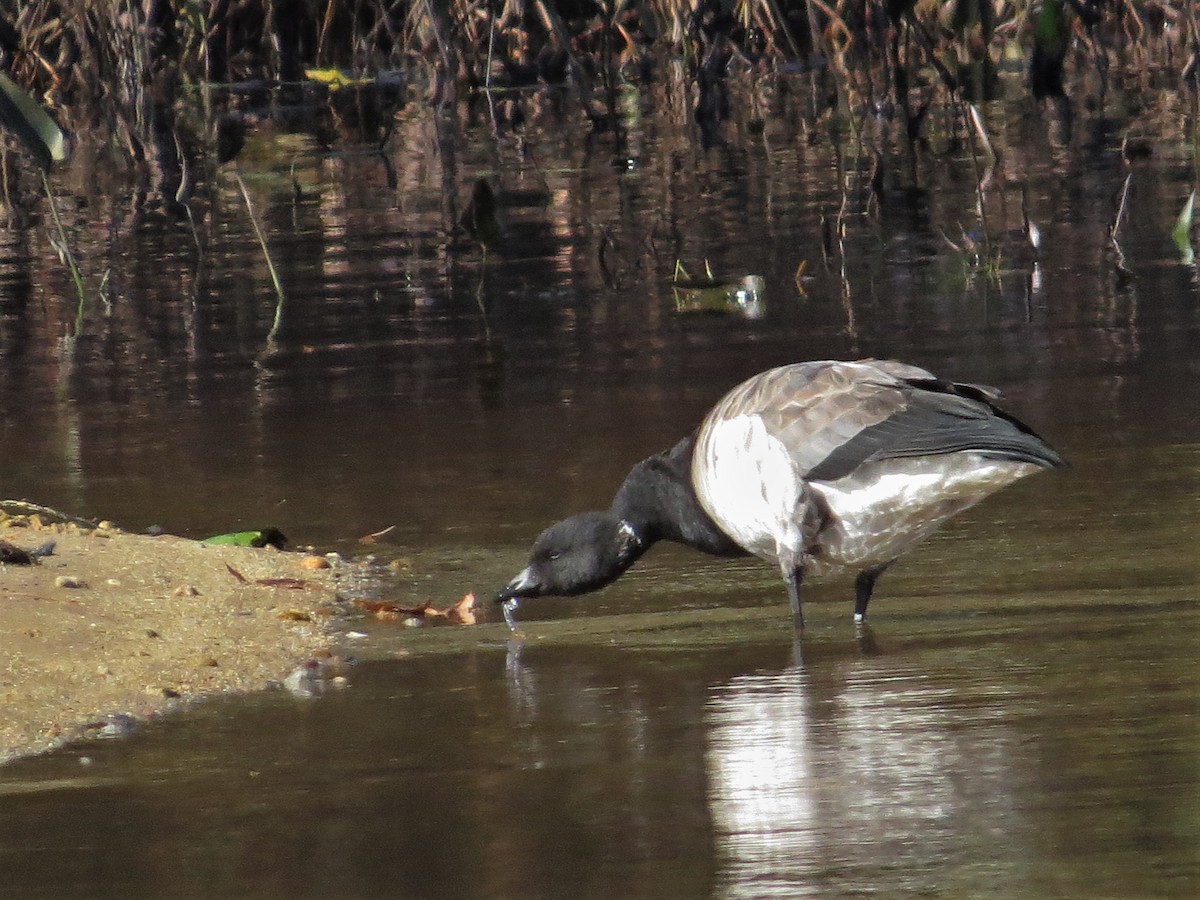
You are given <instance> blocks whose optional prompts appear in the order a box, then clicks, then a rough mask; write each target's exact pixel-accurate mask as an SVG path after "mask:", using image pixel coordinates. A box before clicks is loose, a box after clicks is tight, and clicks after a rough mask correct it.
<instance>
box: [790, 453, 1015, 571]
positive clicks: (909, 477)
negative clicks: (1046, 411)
mask: <svg viewBox="0 0 1200 900" xmlns="http://www.w3.org/2000/svg"><path fill="white" fill-rule="evenodd" d="M1038 468H1039V467H1038V466H1036V465H1034V464H1032V463H1022V462H1013V461H1010V460H997V459H988V458H987V457H984V456H982V455H980V454H978V453H972V452H963V453H948V454H943V455H940V456H926V457H919V458H915V459H892V460H885V461H883V462H879V463H870V464H868V465H865V466H863V467H861V468H860V469H858V470H857V471H856V472H855V473H854V474H852V475H848V476H846V477H845V478H840V479H838V480H837V481H833V482H812V483H811V485H810V486H811V488H812V490H814V491H816V492H818V493H819V494H820V495H821V496H822V497H823V498H824V499H825V502H826V503H827V504H828V506H829V510H830V512H831V513H832V521H831V522H830V524H829V525H828V526H827V527H826V528H824V529H822V531H821V533H820V534H819V535H818V536H817V541H816V546H815V547H814V548H812V549H813V550H814V551H815V552H814V553H813V554H812V556H811V557H810V560H811V562H810V564H809V566H808V567H807V571H810V572H812V573H814V574H824V573H828V572H836V571H839V570H841V569H845V568H853V569H863V568H868V567H870V566H874V565H879V564H881V563H886V562H889V561H891V560H893V559H895V558H896V557H898V556H900V555H902V554H904V553H906V552H908V551H909V550H910V549H911V548H912V547H913V546H914V545H916V544H917V543H918V542H919V541H921V540H922V539H924V538H925V537H927V536H928V535H929V533H930V532H932V531H933V530H934V529H936V528H937V527H938V526H939V525H941V524H942V523H943V522H945V521H946V520H947V519H948V518H950V517H951V516H953V515H956V514H957V513H960V512H962V511H963V510H965V509H967V508H969V507H971V506H974V505H975V504H976V503H978V502H979V501H980V500H982V499H983V498H984V497H986V496H988V495H989V494H993V493H995V492H996V491H998V490H1000V489H1001V488H1003V487H1007V486H1008V485H1010V484H1012V483H1013V482H1014V481H1016V480H1017V479H1018V478H1021V477H1023V476H1025V475H1029V474H1031V473H1033V472H1036V471H1038Z"/></svg>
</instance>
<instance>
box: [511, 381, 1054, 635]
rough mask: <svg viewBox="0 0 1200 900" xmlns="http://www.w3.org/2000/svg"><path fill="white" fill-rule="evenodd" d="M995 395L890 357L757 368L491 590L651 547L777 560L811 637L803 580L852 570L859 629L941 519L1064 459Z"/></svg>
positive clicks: (575, 580) (604, 572) (541, 584)
mask: <svg viewBox="0 0 1200 900" xmlns="http://www.w3.org/2000/svg"><path fill="white" fill-rule="evenodd" d="M998 397H999V395H998V393H997V392H996V391H995V390H993V389H992V388H987V387H982V386H980V385H974V384H958V383H955V382H950V381H943V380H941V379H939V378H937V377H936V376H934V375H933V374H931V373H930V372H927V371H925V370H924V369H920V368H917V367H916V366H910V365H906V364H904V363H900V362H894V361H891V360H872V359H867V360H860V361H858V362H834V361H823V362H805V363H796V364H794V365H789V366H782V367H780V368H777V369H771V370H769V371H766V372H763V373H761V374H759V375H755V376H754V377H753V378H751V379H749V380H748V381H745V382H743V383H742V384H740V385H738V386H737V387H735V388H734V389H733V390H732V391H730V392H729V393H728V394H726V395H725V397H724V398H723V399H722V400H721V401H720V402H719V403H717V405H716V406H714V407H713V408H712V411H711V412H709V413H708V415H707V416H706V417H705V418H704V421H703V422H702V423H701V424H700V427H699V428H698V429H697V430H696V431H695V433H693V434H692V435H690V436H688V437H686V438H684V439H683V440H681V441H680V442H679V443H678V444H676V445H675V446H674V447H672V448H671V449H670V450H666V451H664V452H662V453H658V454H656V455H654V456H651V457H649V458H648V459H645V460H642V461H641V462H640V463H638V464H637V465H636V466H634V467H633V469H632V470H631V471H630V473H629V475H628V476H627V477H626V479H625V482H624V484H622V485H621V487H620V489H619V490H618V491H617V495H616V497H615V498H614V499H613V503H612V507H611V508H610V509H607V510H604V511H602V512H585V513H580V514H579V515H575V516H572V517H571V518H569V519H564V520H563V521H561V522H558V523H556V524H554V525H551V526H550V527H549V528H547V529H546V530H545V531H544V532H542V534H541V535H540V536H539V537H538V539H537V540H536V541H534V544H533V551H532V553H531V555H530V558H529V565H528V566H526V568H525V569H524V570H523V571H522V572H521V573H520V574H518V575H517V576H516V577H515V578H514V579H513V580H512V581H511V582H509V584H508V586H507V587H505V588H504V589H503V590H501V591H500V593H499V594H498V595H497V597H496V601H497V602H498V603H502V604H503V608H504V617H505V620H506V621H507V622H508V625H509V627H510V628H511V629H513V630H514V631H515V630H516V626H515V623H514V621H513V617H512V612H513V610H514V609H515V608H516V605H517V603H518V602H519V600H520V599H521V598H523V597H540V596H545V595H559V596H570V595H574V594H582V593H585V592H587V591H594V590H597V589H599V588H602V587H604V586H605V585H608V584H611V583H612V582H613V581H615V580H616V579H617V578H619V577H620V576H621V574H622V573H623V572H624V571H625V570H626V569H628V568H629V567H630V566H631V565H633V563H634V562H635V561H636V560H637V559H638V558H639V557H640V556H641V555H642V554H643V553H645V552H646V550H647V549H649V547H650V546H651V545H652V544H653V543H655V542H656V541H663V540H666V541H675V542H677V543H680V544H686V545H687V546H689V547H693V548H695V549H697V550H700V551H702V552H704V553H710V554H714V555H717V556H743V555H746V554H754V555H755V556H759V557H762V558H763V559H765V560H769V561H771V562H774V563H776V564H777V565H778V566H779V568H780V570H781V572H782V573H783V579H784V581H785V582H786V584H787V592H788V599H789V601H790V603H791V609H792V616H793V619H794V621H795V624H796V628H797V630H803V627H804V618H803V613H802V609H801V604H800V583H801V581H802V580H803V578H804V576H806V575H810V574H812V575H822V574H827V573H831V572H840V571H843V570H847V569H848V570H851V571H856V572H857V573H858V577H857V580H856V581H855V585H854V587H855V601H854V618H855V621H858V622H861V621H863V619H864V618H865V617H866V614H867V604H868V603H869V602H870V600H871V592H872V590H873V589H874V587H875V581H876V579H878V578H879V576H880V574H881V573H882V572H883V570H884V569H886V568H887V567H888V566H889V565H891V564H892V563H893V562H895V560H896V559H897V558H899V557H900V556H902V555H903V554H905V553H907V552H908V551H909V550H911V549H912V548H913V547H914V546H915V545H916V544H917V543H918V542H919V541H921V539H922V538H924V537H925V536H926V535H928V534H929V533H930V532H932V531H933V530H934V529H935V528H937V527H938V526H939V525H941V524H942V523H943V522H944V521H946V519H948V518H950V517H951V516H953V515H955V514H956V513H959V512H962V511H963V510H964V509H967V508H968V507H970V506H973V505H974V504H976V503H978V502H979V501H980V500H982V499H983V498H984V497H986V496H987V495H988V494H991V493H993V492H995V491H998V490H1000V488H1003V487H1005V486H1007V485H1009V484H1011V483H1012V482H1014V481H1016V480H1017V479H1018V478H1022V477H1024V476H1026V475H1029V474H1032V473H1033V472H1036V471H1037V470H1038V469H1043V468H1053V467H1056V466H1062V465H1065V463H1064V462H1063V459H1062V457H1061V456H1059V455H1058V453H1057V452H1055V451H1054V449H1053V448H1051V447H1050V445H1049V444H1047V443H1046V442H1045V441H1043V440H1042V439H1041V438H1040V437H1038V436H1037V435H1036V434H1034V433H1033V431H1031V430H1030V429H1029V428H1028V427H1027V426H1025V425H1024V424H1022V423H1021V422H1019V421H1018V420H1017V419H1015V418H1013V417H1012V416H1010V415H1008V414H1007V413H1005V412H1003V411H1002V410H1001V409H1000V408H999V407H997V406H996V401H997V400H998Z"/></svg>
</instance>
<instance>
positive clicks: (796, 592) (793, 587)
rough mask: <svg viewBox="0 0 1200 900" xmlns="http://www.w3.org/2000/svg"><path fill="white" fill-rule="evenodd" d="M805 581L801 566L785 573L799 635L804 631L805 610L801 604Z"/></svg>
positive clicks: (789, 601)
mask: <svg viewBox="0 0 1200 900" xmlns="http://www.w3.org/2000/svg"><path fill="white" fill-rule="evenodd" d="M803 580H804V569H802V568H801V567H800V566H797V567H796V568H794V569H788V570H787V571H786V572H784V575H783V581H784V583H785V584H786V585H787V592H788V603H789V604H790V605H791V607H792V622H793V623H794V624H795V626H796V633H797V634H801V633H803V631H804V609H803V607H802V606H801V602H800V582H801V581H803Z"/></svg>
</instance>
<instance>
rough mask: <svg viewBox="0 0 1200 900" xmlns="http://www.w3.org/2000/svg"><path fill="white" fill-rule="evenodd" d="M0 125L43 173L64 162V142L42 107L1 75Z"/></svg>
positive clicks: (56, 124) (51, 119)
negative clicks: (11, 133)
mask: <svg viewBox="0 0 1200 900" xmlns="http://www.w3.org/2000/svg"><path fill="white" fill-rule="evenodd" d="M0 123H3V124H4V125H6V126H7V127H8V128H10V129H11V130H12V132H13V133H14V134H15V135H16V136H17V137H18V138H20V140H21V143H22V144H24V145H25V148H26V149H27V150H28V151H29V152H30V153H32V154H33V155H34V156H35V157H37V161H38V164H39V165H40V166H41V167H42V168H43V169H48V168H50V164H51V163H55V162H62V161H63V160H64V159H66V158H67V151H66V139H65V138H64V137H63V133H62V129H60V128H59V127H58V123H56V122H55V121H54V119H53V118H51V116H50V113H48V112H46V109H45V107H43V106H42V104H41V103H39V102H38V101H37V100H35V99H34V98H33V97H31V96H29V94H27V93H25V91H23V90H21V89H20V88H19V87H17V85H16V84H15V83H14V82H13V80H12V79H11V78H9V77H8V76H7V75H5V74H4V73H3V72H0Z"/></svg>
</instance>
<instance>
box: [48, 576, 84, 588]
mask: <svg viewBox="0 0 1200 900" xmlns="http://www.w3.org/2000/svg"><path fill="white" fill-rule="evenodd" d="M54 586H55V587H60V588H81V587H84V583H83V582H82V581H80V580H79V579H78V578H76V577H75V576H74V575H59V576H58V577H57V578H55V579H54Z"/></svg>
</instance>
